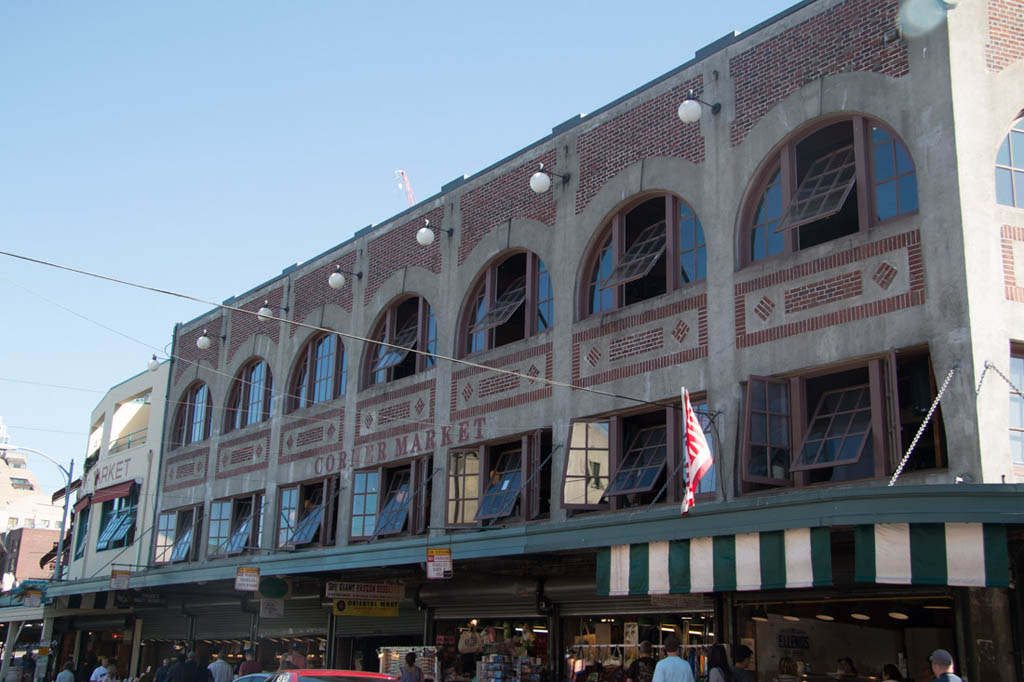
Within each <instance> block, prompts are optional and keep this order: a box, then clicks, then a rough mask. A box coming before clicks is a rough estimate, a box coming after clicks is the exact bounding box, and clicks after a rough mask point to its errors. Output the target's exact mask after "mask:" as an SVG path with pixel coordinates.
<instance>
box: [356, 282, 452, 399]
mask: <svg viewBox="0 0 1024 682" xmlns="http://www.w3.org/2000/svg"><path fill="white" fill-rule="evenodd" d="M410 300H415V301H416V311H415V313H413V314H412V315H415V323H416V339H415V342H414V343H413V345H412V346H409V347H407V349H405V350H401V349H396V348H394V347H392V346H385V345H383V344H381V343H367V344H365V346H366V352H365V353H364V358H363V386H365V387H366V388H369V387H371V386H378V385H381V384H387V383H391V382H392V381H397V380H399V379H404V378H405V377H408V376H413V375H416V374H419V373H421V372H424V371H426V370H428V369H430V368H432V367H434V365H436V364H437V361H436V359H435V358H433V357H431V356H430V355H424V354H423V353H422V352H418V353H414V354H413V355H414V356H415V359H414V361H413V367H412V369H411V371H409V368H408V367H407V366H406V361H407V359H408V357H407V356H408V354H409V353H410V352H411V351H413V350H417V351H425V352H426V353H432V354H436V353H437V318H436V317H435V315H434V311H433V308H432V307H431V306H430V303H429V302H428V301H427V299H425V298H424V297H422V296H416V295H413V296H407V297H405V298H402V299H400V300H398V301H395V302H393V303H392V304H391V305H389V306H388V307H387V309H386V310H385V311H384V313H383V314H382V315H381V316H380V319H379V320H378V321H377V323H376V324H375V325H374V327H373V332H372V333H371V334H370V336H369V338H371V339H376V340H377V341H384V342H389V341H390V340H391V339H394V338H395V337H396V336H397V335H398V334H399V333H400V332H401V331H402V330H403V329H405V328H406V325H407V324H409V322H410V319H411V317H412V315H410V314H408V313H406V317H405V318H403V319H398V314H399V312H400V311H401V308H402V307H403V306H407V305H409V302H410ZM388 353H399V354H400V355H401V356H402V359H401V361H399V362H396V363H395V364H393V365H388V366H387V367H383V368H381V369H379V370H375V367H376V366H377V364H378V362H379V361H380V359H381V358H382V357H383V356H385V355H387V354H388ZM399 368H401V369H399ZM399 373H401V376H396V374H399Z"/></svg>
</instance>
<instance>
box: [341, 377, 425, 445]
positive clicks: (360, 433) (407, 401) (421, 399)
mask: <svg viewBox="0 0 1024 682" xmlns="http://www.w3.org/2000/svg"><path fill="white" fill-rule="evenodd" d="M436 390H437V388H436V385H435V381H434V379H427V380H425V381H420V382H418V383H415V384H411V385H409V386H405V387H403V388H399V389H397V390H388V391H382V392H381V393H379V394H378V395H375V396H373V397H371V398H366V399H365V400H360V401H359V402H358V403H357V408H358V411H357V412H356V433H355V444H356V446H359V445H365V444H366V443H369V442H373V441H379V440H383V439H386V438H394V437H395V436H401V435H404V434H407V433H412V432H413V431H418V430H420V429H422V428H424V427H426V426H429V425H431V424H433V422H434V400H435V398H436ZM402 405H404V406H406V407H407V408H408V410H409V411H406V407H399V406H402ZM403 412H404V413H405V414H407V415H409V416H408V418H406V419H398V418H397V417H396V415H397V414H400V413H403ZM384 413H387V414H389V415H390V418H389V419H388V420H387V421H385V422H382V421H380V416H381V414H384ZM387 424H396V426H392V427H390V428H380V427H381V426H384V425H387Z"/></svg>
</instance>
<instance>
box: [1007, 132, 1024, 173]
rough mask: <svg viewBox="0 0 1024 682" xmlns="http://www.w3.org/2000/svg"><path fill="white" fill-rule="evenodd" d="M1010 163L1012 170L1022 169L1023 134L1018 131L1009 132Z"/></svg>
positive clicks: (1023, 161)
mask: <svg viewBox="0 0 1024 682" xmlns="http://www.w3.org/2000/svg"><path fill="white" fill-rule="evenodd" d="M1010 162H1011V163H1010V165H1012V166H1013V167H1014V168H1024V132H1021V131H1020V130H1011V131H1010Z"/></svg>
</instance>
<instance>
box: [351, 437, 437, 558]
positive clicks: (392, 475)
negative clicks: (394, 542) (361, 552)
mask: <svg viewBox="0 0 1024 682" xmlns="http://www.w3.org/2000/svg"><path fill="white" fill-rule="evenodd" d="M432 465H433V455H431V454H426V455H422V456H418V457H413V458H409V459H403V460H399V461H397V462H389V463H388V465H387V466H378V467H367V468H363V469H359V470H357V471H355V472H353V476H358V475H364V476H368V475H372V474H376V477H377V492H376V493H374V494H375V495H376V504H375V507H374V509H373V513H372V514H370V513H366V511H367V510H366V508H365V507H364V508H363V513H362V514H360V517H361V518H363V519H364V522H363V524H361V525H362V528H361V531H362V532H361V533H358V534H357V533H356V529H355V528H354V527H353V525H354V524H350V526H349V529H350V531H351V533H350V536H349V539H350V540H351V541H354V542H361V541H373V540H376V539H377V538H378V537H408V536H414V535H422V534H424V533H426V532H427V527H428V526H429V524H430V501H431V500H430V498H431V480H432V479H431V473H432V468H431V467H432ZM405 476H408V500H407V502H406V504H405V507H406V510H405V511H404V512H399V511H397V510H394V509H392V510H391V511H392V512H393V513H398V514H400V515H402V516H403V517H404V518H403V520H402V524H401V527H400V528H397V529H396V528H394V527H391V528H386V529H382V528H381V515H382V514H383V513H384V510H385V508H387V507H388V506H389V505H390V503H391V496H392V493H393V492H396V489H395V485H394V482H395V480H396V478H401V477H405ZM354 480H355V479H354V478H353V481H354ZM355 490H356V487H355V485H354V484H353V500H352V507H353V508H352V512H353V516H354V515H355V498H354V495H355V494H357V493H355ZM364 503H365V500H364ZM367 519H372V521H371V523H370V524H369V525H367V524H366V520H367ZM367 531H369V533H367Z"/></svg>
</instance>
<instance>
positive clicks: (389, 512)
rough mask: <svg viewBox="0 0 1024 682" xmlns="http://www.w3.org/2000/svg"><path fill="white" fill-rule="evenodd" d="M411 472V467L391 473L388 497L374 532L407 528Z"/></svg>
mask: <svg viewBox="0 0 1024 682" xmlns="http://www.w3.org/2000/svg"><path fill="white" fill-rule="evenodd" d="M409 474H410V470H409V469H404V470H402V471H396V472H393V473H392V474H391V482H390V484H389V486H388V493H387V499H386V500H385V502H384V507H383V508H382V509H381V512H380V518H379V519H378V520H377V528H376V530H375V531H374V534H376V535H390V534H394V533H401V532H402V531H403V530H405V520H406V518H407V517H408V515H409V501H410V499H411V497H412V496H411V493H410V491H409Z"/></svg>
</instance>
